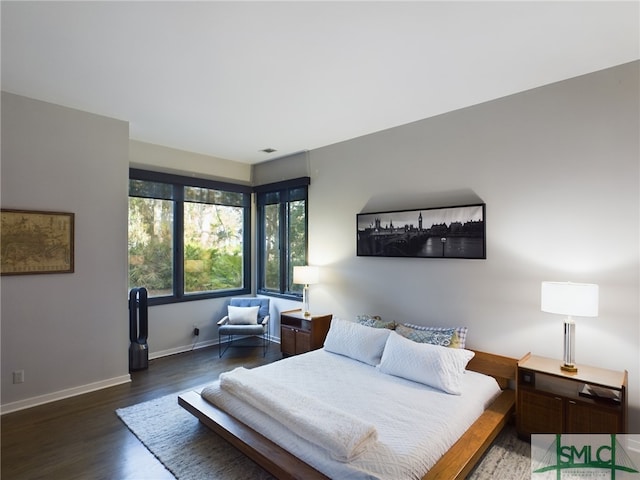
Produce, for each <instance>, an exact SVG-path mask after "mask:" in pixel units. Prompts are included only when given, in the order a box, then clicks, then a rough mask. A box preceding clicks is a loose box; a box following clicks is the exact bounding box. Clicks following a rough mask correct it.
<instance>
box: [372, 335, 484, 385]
mask: <svg viewBox="0 0 640 480" xmlns="http://www.w3.org/2000/svg"><path fill="white" fill-rule="evenodd" d="M474 355H475V353H474V352H472V351H470V350H465V349H462V348H447V347H442V346H440V345H432V344H430V343H417V342H414V341H412V340H409V339H407V338H404V337H403V336H401V335H398V334H397V333H395V332H391V335H389V338H388V339H387V344H386V345H385V347H384V353H383V354H382V359H381V361H380V365H378V368H379V369H380V371H381V372H382V373H387V374H389V375H394V376H396V377H402V378H406V379H407V380H411V381H414V382H419V383H423V384H425V385H428V386H430V387H434V388H437V389H438V390H442V391H443V392H446V393H451V394H453V395H460V394H461V393H462V376H463V375H464V370H465V367H466V366H467V363H469V360H471V359H472V358H473V356H474Z"/></svg>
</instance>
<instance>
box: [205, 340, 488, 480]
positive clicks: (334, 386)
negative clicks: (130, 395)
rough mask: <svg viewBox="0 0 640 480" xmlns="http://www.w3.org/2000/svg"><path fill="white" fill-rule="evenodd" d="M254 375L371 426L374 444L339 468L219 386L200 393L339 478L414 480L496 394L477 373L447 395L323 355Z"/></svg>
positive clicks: (468, 375)
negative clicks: (456, 391) (460, 387)
mask: <svg viewBox="0 0 640 480" xmlns="http://www.w3.org/2000/svg"><path fill="white" fill-rule="evenodd" d="M254 372H259V374H260V375H263V376H264V377H265V378H267V379H270V380H273V381H274V382H277V383H279V384H281V385H284V386H285V388H286V389H289V390H296V391H299V392H300V393H301V394H303V395H307V396H311V397H313V398H314V399H316V400H319V401H321V402H326V403H328V404H330V405H332V406H333V407H335V408H339V409H341V410H342V411H344V412H346V413H348V414H351V415H353V416H354V417H357V418H359V419H362V421H363V422H366V423H371V424H373V425H375V428H376V431H377V441H375V442H374V443H373V444H372V445H371V446H370V447H369V448H368V449H367V450H366V451H365V452H364V453H362V454H361V455H360V456H358V457H357V458H356V459H354V460H352V461H350V462H342V461H339V460H336V459H335V458H332V456H331V455H330V454H329V452H327V451H326V450H324V449H322V448H318V447H317V446H316V445H314V444H313V443H310V442H308V441H306V440H304V439H303V438H301V437H299V436H298V435H296V434H295V432H292V431H291V430H289V429H288V428H286V427H284V426H283V425H282V424H281V423H279V422H278V421H277V420H275V419H274V418H271V417H269V416H268V415H266V414H264V413H262V412H260V411H259V410H257V409H255V408H252V407H250V406H249V405H247V404H245V403H244V402H242V401H240V400H239V399H238V398H237V397H236V396H234V395H231V394H229V393H228V392H226V391H225V390H223V389H221V388H220V385H219V383H218V382H216V383H214V384H212V385H210V386H208V387H206V388H205V389H203V391H202V392H201V395H202V397H203V398H204V399H205V400H207V401H209V402H210V403H212V404H214V405H216V406H217V407H219V408H221V409H222V410H224V411H226V412H227V413H229V414H231V415H232V416H234V417H235V418H237V419H238V420H240V421H242V422H243V423H245V424H246V425H248V426H250V427H251V428H253V429H254V430H256V431H258V432H260V433H261V434H262V435H264V436H265V437H267V438H269V439H270V440H271V441H273V442H275V443H277V444H278V445H280V446H281V447H283V448H285V449H286V450H288V451H289V452H291V453H292V454H294V455H295V456H297V457H298V458H300V459H301V460H303V461H305V462H306V463H308V464H309V465H311V466H312V467H314V468H315V469H316V470H318V471H320V472H322V473H323V474H325V475H326V476H328V477H331V478H340V479H389V478H393V479H397V480H401V479H420V478H421V477H422V476H424V475H425V473H426V472H427V471H428V470H429V468H430V467H431V466H433V465H434V464H435V463H436V462H437V461H438V460H439V458H440V457H441V456H442V455H443V454H444V453H445V452H446V451H447V450H448V449H449V448H450V447H451V446H452V445H453V444H454V443H455V442H456V440H457V439H458V438H459V437H460V436H461V435H462V434H463V433H464V432H465V431H466V430H467V429H468V428H469V427H470V426H471V424H473V422H474V421H475V420H476V419H477V418H478V417H479V416H480V415H481V414H482V412H483V411H484V410H485V409H486V407H487V406H488V405H489V404H491V402H492V401H493V400H494V399H495V398H496V397H497V396H498V395H499V394H500V388H499V386H498V384H497V382H496V381H495V379H493V378H492V377H489V376H486V375H482V374H479V373H476V372H472V371H466V372H465V374H464V375H463V385H462V395H450V394H447V393H444V392H442V391H440V390H436V389H434V388H431V387H428V386H426V385H423V384H421V383H416V382H412V381H410V380H405V379H403V378H399V377H395V376H391V375H387V374H384V373H381V372H380V371H379V370H378V369H376V368H375V367H373V366H370V365H367V364H365V363H362V362H358V361H356V360H353V359H350V358H348V357H345V356H342V355H337V354H334V353H330V352H327V351H325V350H324V349H320V350H315V351H312V352H309V353H306V354H303V355H297V356H294V357H289V358H286V359H283V360H281V361H278V362H274V363H271V364H268V365H264V366H261V367H258V368H256V369H254ZM283 401H286V398H283Z"/></svg>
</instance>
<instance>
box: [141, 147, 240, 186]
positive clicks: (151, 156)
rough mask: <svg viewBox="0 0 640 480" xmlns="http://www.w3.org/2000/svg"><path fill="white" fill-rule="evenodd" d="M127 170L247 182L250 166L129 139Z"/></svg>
mask: <svg viewBox="0 0 640 480" xmlns="http://www.w3.org/2000/svg"><path fill="white" fill-rule="evenodd" d="M129 163H130V166H131V167H134V168H141V169H143V170H152V171H156V172H167V173H175V174H178V175H186V176H198V177H199V178H210V179H213V180H222V181H233V182H235V183H241V184H246V185H248V184H250V183H251V165H249V164H248V163H240V162H233V161H231V160H224V159H222V158H216V157H210V156H208V155H202V154H199V153H193V152H186V151H184V150H178V149H175V148H169V147H165V146H161V145H154V144H152V143H145V142H140V141H138V140H131V141H130V142H129Z"/></svg>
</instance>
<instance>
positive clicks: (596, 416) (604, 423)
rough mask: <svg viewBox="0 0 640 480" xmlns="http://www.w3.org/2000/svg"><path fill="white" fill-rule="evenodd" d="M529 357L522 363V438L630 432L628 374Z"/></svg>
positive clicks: (519, 419) (519, 408)
mask: <svg viewBox="0 0 640 480" xmlns="http://www.w3.org/2000/svg"><path fill="white" fill-rule="evenodd" d="M561 363H562V362H561V361H559V360H553V359H550V358H545V357H538V356H536V355H531V354H527V355H526V356H525V357H524V358H523V359H522V360H520V361H519V362H518V375H517V385H516V397H517V398H516V424H517V429H518V434H519V435H520V436H522V437H525V438H526V437H528V436H530V435H531V434H532V433H626V431H627V371H626V370H624V371H615V370H606V369H604V368H597V367H589V366H586V365H578V371H577V372H575V373H570V372H565V371H563V370H561V369H560V365H561Z"/></svg>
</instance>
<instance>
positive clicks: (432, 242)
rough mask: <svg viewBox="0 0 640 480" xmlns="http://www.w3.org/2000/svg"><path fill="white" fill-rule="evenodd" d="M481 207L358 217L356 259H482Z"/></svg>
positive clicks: (381, 213) (484, 245)
mask: <svg viewBox="0 0 640 480" xmlns="http://www.w3.org/2000/svg"><path fill="white" fill-rule="evenodd" d="M485 210H486V206H485V204H484V203H479V204H474V205H461V206H454V207H439V208H421V209H416V210H396V211H389V212H374V213H359V214H357V215H356V217H357V218H356V223H357V255H358V256H360V257H419V258H472V259H485V258H487V253H486V239H485V236H486V235H485Z"/></svg>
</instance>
